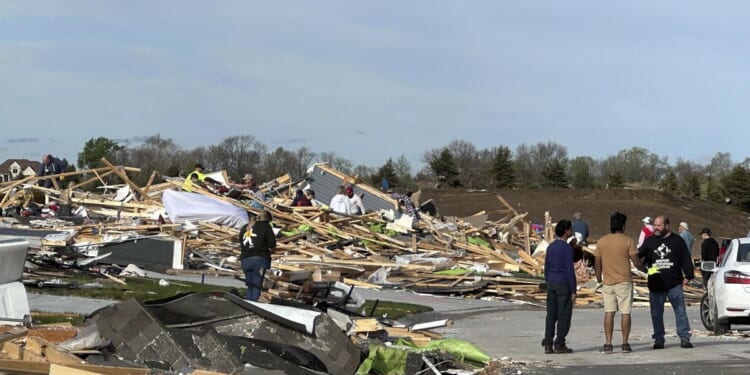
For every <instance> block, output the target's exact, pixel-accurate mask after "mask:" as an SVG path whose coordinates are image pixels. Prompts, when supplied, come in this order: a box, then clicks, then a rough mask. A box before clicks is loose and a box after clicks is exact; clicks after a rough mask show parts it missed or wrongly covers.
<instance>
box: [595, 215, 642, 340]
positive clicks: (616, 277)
mask: <svg viewBox="0 0 750 375" xmlns="http://www.w3.org/2000/svg"><path fill="white" fill-rule="evenodd" d="M627 221H628V217H627V216H625V214H623V213H620V212H615V213H614V214H612V216H610V218H609V230H610V232H611V233H610V234H608V235H606V236H604V237H602V238H600V239H599V241H598V242H597V243H596V253H597V254H596V261H595V263H594V264H595V265H594V269H595V270H596V281H597V282H599V284H604V285H603V286H602V296H603V298H602V299H603V301H604V339H605V343H604V346H603V347H602V348H601V349H600V350H599V352H600V353H604V354H610V353H612V331H613V330H614V326H615V314H616V313H617V311H620V330H621V331H622V346H621V349H622V352H623V353H630V352H632V351H633V349H632V348H631V347H630V343H628V338H629V337H630V327H631V319H630V310H631V309H632V307H633V277H632V276H631V274H630V261H631V260H632V261H633V264H634V265H635V266H636V267H638V268H643V266H641V262H640V260H639V259H638V255H637V252H636V249H635V242H633V239H632V238H630V236H626V235H625V234H623V232H624V231H625V223H626V222H627Z"/></svg>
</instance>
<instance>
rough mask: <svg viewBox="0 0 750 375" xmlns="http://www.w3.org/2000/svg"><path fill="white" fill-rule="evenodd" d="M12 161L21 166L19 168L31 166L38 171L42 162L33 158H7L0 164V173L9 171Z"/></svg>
mask: <svg viewBox="0 0 750 375" xmlns="http://www.w3.org/2000/svg"><path fill="white" fill-rule="evenodd" d="M13 163H17V164H18V166H19V167H21V170H22V171H23V170H25V169H26V168H31V169H33V170H35V171H38V170H39V168H40V167H41V166H42V163H40V162H38V161H34V160H29V159H8V160H6V161H4V162H3V163H2V164H0V173H4V172H8V171H10V167H11V166H12V165H13Z"/></svg>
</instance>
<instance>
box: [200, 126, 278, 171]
mask: <svg viewBox="0 0 750 375" xmlns="http://www.w3.org/2000/svg"><path fill="white" fill-rule="evenodd" d="M266 150H267V149H266V146H265V145H264V144H263V143H261V142H259V141H258V140H256V139H255V137H253V136H252V135H236V136H232V137H229V138H225V139H224V140H222V141H221V142H220V143H219V144H218V145H215V146H210V147H209V148H208V151H209V158H208V160H207V161H206V163H207V165H206V167H207V168H210V169H224V170H226V171H227V174H228V175H229V177H230V178H232V179H234V180H235V181H239V180H240V179H241V178H242V176H243V175H244V174H245V173H252V172H253V171H256V170H257V169H258V168H259V167H261V163H262V161H263V157H264V156H265V154H266V152H267V151H266ZM256 173H258V172H257V171H256Z"/></svg>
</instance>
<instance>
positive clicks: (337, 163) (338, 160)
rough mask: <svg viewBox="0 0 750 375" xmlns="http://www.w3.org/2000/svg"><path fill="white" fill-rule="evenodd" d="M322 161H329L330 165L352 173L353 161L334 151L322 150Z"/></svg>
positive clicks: (340, 170) (343, 171)
mask: <svg viewBox="0 0 750 375" xmlns="http://www.w3.org/2000/svg"><path fill="white" fill-rule="evenodd" d="M320 161H321V162H323V163H328V165H330V166H331V167H333V168H334V169H336V170H338V171H339V172H342V173H346V174H351V172H352V167H353V165H352V162H351V161H350V160H349V159H344V158H342V157H339V156H338V155H336V153H335V152H333V151H329V152H321V153H320Z"/></svg>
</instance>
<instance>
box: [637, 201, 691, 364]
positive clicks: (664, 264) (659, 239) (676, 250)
mask: <svg viewBox="0 0 750 375" xmlns="http://www.w3.org/2000/svg"><path fill="white" fill-rule="evenodd" d="M638 257H639V258H641V259H643V263H644V264H645V265H646V267H647V268H648V271H647V273H648V292H649V293H648V300H649V305H650V307H651V324H652V325H653V329H654V333H653V335H652V336H651V337H652V338H653V339H654V349H664V334H665V332H664V303H665V302H666V301H667V299H669V303H670V304H671V305H672V310H674V316H675V324H676V326H677V335H678V336H679V337H680V347H681V348H692V347H693V344H692V343H690V321H689V320H688V316H687V311H686V309H685V293H684V292H683V289H682V288H683V286H686V285H688V283H689V282H690V280H692V279H693V278H694V277H695V275H694V273H693V272H694V271H693V259H692V257H691V256H690V251H689V250H688V248H687V245H686V244H685V241H684V240H683V239H682V237H680V236H679V235H677V234H675V233H673V232H671V231H670V230H669V218H668V217H666V216H664V215H661V216H657V217H656V218H655V219H654V235H653V236H651V237H649V238H648V239H646V241H644V242H643V246H641V248H639V249H638Z"/></svg>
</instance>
